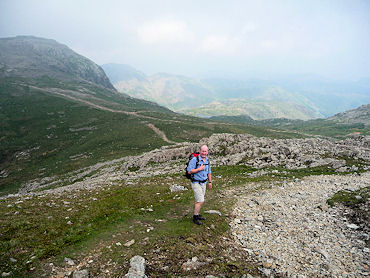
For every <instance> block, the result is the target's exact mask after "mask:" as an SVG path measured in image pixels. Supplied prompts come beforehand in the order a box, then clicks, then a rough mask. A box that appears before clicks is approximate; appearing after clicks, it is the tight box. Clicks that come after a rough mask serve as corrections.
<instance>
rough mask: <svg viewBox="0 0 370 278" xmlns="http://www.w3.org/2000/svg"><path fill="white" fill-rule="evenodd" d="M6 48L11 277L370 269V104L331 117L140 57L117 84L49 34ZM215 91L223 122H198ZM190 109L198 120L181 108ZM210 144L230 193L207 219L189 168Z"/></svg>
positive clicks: (354, 272) (0, 200) (5, 173)
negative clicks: (198, 220)
mask: <svg viewBox="0 0 370 278" xmlns="http://www.w3.org/2000/svg"><path fill="white" fill-rule="evenodd" d="M0 50H1V55H0V100H1V102H0V127H1V129H0V131H1V134H0V143H1V144H0V155H1V156H0V213H1V215H2V217H1V220H0V270H1V271H0V272H1V275H2V277H123V276H125V275H126V274H127V273H131V272H132V271H133V270H132V266H131V265H130V261H131V262H132V263H133V260H132V258H135V260H134V261H136V262H137V263H141V264H140V265H136V267H137V268H138V269H141V276H140V275H139V276H135V277H145V276H144V273H145V275H146V276H147V277H207V278H212V277H248V278H252V277H296V275H302V276H307V277H310V276H322V277H324V276H328V277H337V276H338V275H342V274H345V275H344V276H345V277H363V276H367V275H370V266H369V264H368V262H369V259H370V258H369V256H370V252H369V249H370V246H369V243H370V234H369V216H368V211H369V205H370V203H369V188H370V183H369V169H370V137H369V135H370V133H369V132H370V129H369V115H370V114H369V105H368V104H367V105H363V106H360V107H358V108H356V109H352V110H349V111H344V112H343V110H342V111H341V112H342V113H340V114H336V115H334V116H332V117H330V118H327V119H316V118H317V117H321V116H322V115H324V114H325V113H323V112H322V111H323V110H320V109H322V107H321V108H320V109H319V108H318V106H316V104H315V103H314V102H313V100H312V99H310V98H309V97H308V95H307V94H306V95H304V94H303V93H302V94H298V95H297V94H295V93H294V92H293V91H294V90H290V89H289V90H288V87H284V88H283V87H279V86H278V85H279V84H274V87H273V89H271V88H272V87H271V86H272V85H271V84H269V85H266V84H261V82H260V81H255V83H253V82H251V84H250V86H251V87H248V86H249V85H248V86H247V85H246V83H244V82H241V81H238V82H236V81H235V80H234V81H232V82H231V81H230V80H220V79H217V80H208V81H207V82H205V81H204V80H203V81H200V80H194V79H191V78H186V77H181V76H175V77H174V76H171V75H169V74H157V75H155V76H150V77H148V76H146V75H145V74H143V73H141V72H139V71H137V70H135V69H134V68H132V67H129V66H125V67H124V68H122V67H121V69H120V70H121V72H119V74H118V73H117V72H115V71H114V68H113V70H112V72H111V77H110V79H111V80H110V79H109V78H108V77H107V76H106V74H105V72H104V70H103V69H102V68H101V67H100V66H98V65H96V64H95V63H94V62H93V61H91V60H89V59H87V58H85V57H83V56H81V55H79V54H77V53H75V52H74V51H72V50H71V49H69V48H68V47H67V46H65V45H61V44H59V43H57V42H56V41H54V40H47V39H42V38H36V37H24V36H22V37H16V38H7V39H0ZM22 59H23V60H22ZM20 61H21V62H20ZM103 68H104V67H103ZM115 74H116V75H115ZM122 74H123V75H125V76H126V79H122ZM108 75H109V74H108ZM110 81H112V82H113V83H114V84H115V85H116V84H117V83H116V82H119V81H123V83H121V85H122V87H121V88H124V92H118V91H117V90H116V89H115V87H114V86H113V85H112V84H111V83H110ZM297 82H298V81H297ZM247 83H248V82H247ZM298 83H299V82H298ZM153 84H155V86H154V87H151V86H152V85H153ZM212 84H213V85H212ZM215 84H218V85H217V86H218V88H219V89H218V90H216V89H215V87H214V86H216V85H215ZM270 85H271V86H270ZM280 85H281V84H280ZM363 86H364V87H363V88H365V89H366V88H367V87H366V86H367V85H366V84H365V85H363ZM247 87H248V88H247ZM344 87H345V86H344ZM148 88H149V89H148ZM247 89H248V90H249V97H250V98H251V99H249V100H245V99H244V100H241V99H239V98H237V97H238V96H240V94H241V92H245V90H247ZM152 90H154V91H155V93H156V94H154V95H153V94H150V93H152ZM303 90H304V89H302V92H303ZM190 91H191V92H192V94H190V95H187V93H188V92H190ZM133 92H134V93H136V94H137V95H135V96H137V97H140V98H135V97H133V96H132V95H131V93H133ZM313 92H315V93H317V92H318V91H315V90H313ZM361 92H362V91H361ZM211 93H212V94H214V96H215V99H216V100H215V101H218V104H219V106H217V105H213V108H217V109H218V111H216V113H215V110H213V111H210V112H209V113H208V114H207V115H206V116H212V115H214V116H213V117H210V118H199V117H195V116H192V115H199V114H198V113H205V111H206V110H198V109H200V108H199V107H193V106H194V105H197V103H199V102H204V101H205V100H209V99H210V94H211ZM357 93H359V94H360V91H358V92H357ZM225 95H233V96H234V97H236V98H235V99H234V100H233V101H230V100H226V99H225ZM360 95H361V94H360ZM153 96H155V97H153ZM147 97H151V98H149V99H147V100H145V99H142V98H147ZM331 97H333V95H330V94H329V98H331ZM362 97H363V98H362ZM366 97H367V96H364V95H361V98H360V99H361V101H364V99H366ZM158 99H164V101H165V103H164V102H163V103H161V102H159V101H158V102H159V104H157V103H156V102H153V101H157V100H158ZM252 99H253V100H252ZM268 99H269V101H271V102H268V101H267V100H268ZM188 100H189V101H188ZM288 100H289V101H291V102H290V103H291V105H287V103H288ZM185 104H186V105H188V106H189V105H190V106H191V107H192V108H191V109H193V112H191V113H190V112H189V111H190V110H188V111H187V112H186V113H189V114H192V113H193V114H192V115H185V114H181V113H176V112H173V111H172V110H170V109H169V108H168V107H170V108H173V109H174V110H175V111H179V110H181V109H184V107H185V106H186V105H185ZM277 104H279V105H277ZM161 105H165V106H167V108H166V107H165V106H161ZM170 105H172V106H170ZM183 105H185V106H183ZM236 105H241V106H243V105H244V106H245V107H247V110H248V111H249V112H250V114H245V113H244V112H243V111H244V110H243V109H244V108H245V107H243V109H240V110H238V111H239V112H238V113H234V112H235V107H236ZM248 105H249V106H248ZM253 105H254V106H253ZM255 105H257V106H258V105H259V106H258V107H257V106H255ZM256 107H257V108H256ZM261 107H262V108H261ZM279 107H280V108H279ZM175 108H176V109H175ZM203 108H205V107H203ZM278 108H279V109H278ZM253 109H256V110H253ZM263 110H265V111H263ZM329 110H330V109H329ZM329 110H326V111H329ZM225 111H226V112H227V111H228V113H226V115H225V114H223V112H225ZM252 111H254V112H253V113H254V114H253V113H252ZM221 112H222V113H221ZM229 112H230V113H229ZM184 113H185V112H184ZM327 113H329V112H327ZM266 115H268V116H266ZM287 115H291V117H287V118H289V119H287V118H285V117H286V116H287ZM203 116H205V115H203ZM270 117H272V119H271V118H270ZM275 117H277V118H275ZM302 118H305V119H311V120H307V121H303V120H301V119H302ZM203 144H206V145H207V146H208V147H209V150H210V153H209V157H210V159H211V162H212V176H213V182H214V187H213V188H212V190H207V195H206V203H205V205H204V208H203V209H204V211H202V213H203V215H204V216H206V218H207V219H206V220H205V221H204V225H200V226H195V225H194V224H193V223H192V222H191V217H192V214H193V211H192V210H193V206H194V197H193V192H192V190H191V185H190V182H189V180H187V179H186V178H185V177H184V176H183V175H184V169H185V165H186V163H187V159H188V156H189V154H190V153H192V152H194V151H196V150H198V149H199V148H200V146H202V145H203ZM138 256H140V257H138ZM143 262H145V264H143ZM130 269H131V270H130ZM130 271H131V272H130Z"/></svg>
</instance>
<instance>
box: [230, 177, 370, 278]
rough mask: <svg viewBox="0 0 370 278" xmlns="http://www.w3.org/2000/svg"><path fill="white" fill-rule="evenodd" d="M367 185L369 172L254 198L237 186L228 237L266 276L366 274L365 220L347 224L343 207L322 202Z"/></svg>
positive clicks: (309, 181) (312, 180) (288, 186)
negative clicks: (253, 260)
mask: <svg viewBox="0 0 370 278" xmlns="http://www.w3.org/2000/svg"><path fill="white" fill-rule="evenodd" d="M368 186H370V172H366V173H363V174H362V175H357V174H354V175H338V176H308V177H305V178H304V179H302V180H295V181H294V182H289V183H283V184H282V185H279V186H275V185H271V188H269V189H264V190H262V191H259V192H257V193H254V194H245V190H244V191H243V189H240V188H239V189H238V190H239V191H238V190H236V191H235V190H234V192H233V193H234V194H237V195H238V202H237V204H236V206H235V208H234V211H233V216H234V219H233V221H232V222H231V223H230V226H231V230H232V235H233V237H234V239H235V242H236V243H237V244H239V245H240V247H241V248H242V249H244V250H245V251H246V252H248V253H249V255H251V256H253V257H256V258H257V259H258V260H259V261H260V262H261V263H262V266H263V269H262V271H263V272H264V274H265V275H267V276H269V275H271V274H278V275H283V276H287V277H364V276H368V275H370V272H369V261H370V256H369V255H370V249H369V247H370V246H369V237H370V234H369V232H370V227H369V222H367V223H363V224H362V225H359V224H358V225H356V224H354V223H351V220H350V219H349V217H348V216H346V210H345V209H344V208H343V207H340V206H339V207H337V206H335V207H329V206H328V205H327V204H326V201H327V199H329V198H330V197H331V196H332V195H333V194H335V193H336V192H338V191H339V190H349V191H353V190H358V189H360V188H364V187H368ZM247 188H248V187H247ZM357 198H360V196H357ZM367 208H369V200H367Z"/></svg>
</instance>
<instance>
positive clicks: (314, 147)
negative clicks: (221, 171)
mask: <svg viewBox="0 0 370 278" xmlns="http://www.w3.org/2000/svg"><path fill="white" fill-rule="evenodd" d="M203 144H207V145H208V147H209V150H210V153H209V156H210V158H211V163H212V166H220V165H237V164H244V165H248V166H251V167H253V168H256V169H261V170H263V169H264V168H270V167H285V168H287V169H300V168H312V167H318V166H327V167H330V168H332V169H334V170H336V171H337V172H356V171H358V170H368V169H369V168H370V137H369V136H354V137H351V138H348V139H346V140H340V141H334V140H329V139H324V138H306V139H272V138H266V137H255V136H252V135H248V134H226V133H224V134H214V135H212V136H210V137H209V138H204V139H202V140H200V142H199V143H188V142H186V143H179V144H175V145H171V146H164V147H161V148H159V149H156V150H153V151H151V152H148V153H144V154H142V155H139V156H130V157H124V158H121V159H117V160H114V161H110V162H109V161H108V162H104V163H99V164H96V165H94V166H91V167H88V168H85V169H80V170H78V171H76V172H73V173H71V174H70V175H69V176H68V177H66V178H60V177H47V178H43V179H42V180H33V181H30V182H29V183H27V184H25V185H24V186H23V187H22V188H21V190H20V193H22V194H24V193H30V192H32V191H36V190H40V189H41V188H43V187H50V186H53V187H57V186H58V185H59V184H63V183H64V184H65V183H69V184H70V185H68V186H64V187H61V188H56V189H53V190H52V192H56V191H65V190H67V191H68V190H71V189H72V188H94V187H97V186H102V185H104V184H110V183H111V182H114V181H116V180H134V179H137V178H140V177H149V176H155V175H161V174H166V173H169V174H171V173H181V172H184V173H185V165H186V162H187V159H188V156H189V154H190V153H192V152H194V151H197V150H199V148H200V147H201V146H202V145H203ZM348 161H352V162H351V164H352V165H351V164H350V165H348ZM353 164H356V165H357V166H355V165H353ZM273 171H276V170H273ZM92 172H96V173H95V174H94V175H91V173H92ZM254 174H255V175H259V173H258V172H256V173H254ZM81 179H82V181H78V182H74V180H81Z"/></svg>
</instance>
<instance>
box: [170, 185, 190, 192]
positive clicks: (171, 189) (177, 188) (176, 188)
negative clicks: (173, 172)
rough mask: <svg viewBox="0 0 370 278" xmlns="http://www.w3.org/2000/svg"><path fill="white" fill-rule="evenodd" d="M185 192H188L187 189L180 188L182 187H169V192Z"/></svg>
mask: <svg viewBox="0 0 370 278" xmlns="http://www.w3.org/2000/svg"><path fill="white" fill-rule="evenodd" d="M185 190H188V189H187V188H186V187H184V186H182V185H177V184H174V185H171V186H170V191H171V192H177V191H185Z"/></svg>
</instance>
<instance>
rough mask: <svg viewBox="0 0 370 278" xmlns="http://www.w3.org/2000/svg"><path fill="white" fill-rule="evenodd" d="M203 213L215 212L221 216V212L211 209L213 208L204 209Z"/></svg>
mask: <svg viewBox="0 0 370 278" xmlns="http://www.w3.org/2000/svg"><path fill="white" fill-rule="evenodd" d="M204 213H209V214H217V215H219V216H221V215H222V214H221V212H219V211H218V210H213V209H211V210H206V211H205V212H204Z"/></svg>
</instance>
